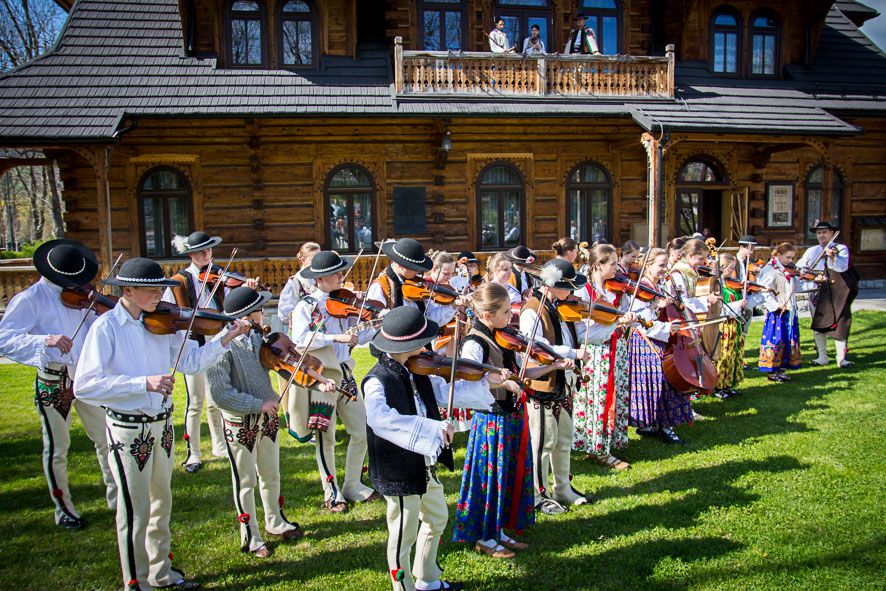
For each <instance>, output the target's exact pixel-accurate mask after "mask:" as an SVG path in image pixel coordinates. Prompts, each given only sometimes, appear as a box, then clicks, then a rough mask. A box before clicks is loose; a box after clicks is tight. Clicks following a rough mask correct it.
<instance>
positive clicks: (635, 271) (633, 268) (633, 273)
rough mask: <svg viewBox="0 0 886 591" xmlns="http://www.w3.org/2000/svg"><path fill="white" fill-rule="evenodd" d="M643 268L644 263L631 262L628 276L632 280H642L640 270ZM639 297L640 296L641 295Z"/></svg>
mask: <svg viewBox="0 0 886 591" xmlns="http://www.w3.org/2000/svg"><path fill="white" fill-rule="evenodd" d="M642 270H643V265H641V264H640V263H631V264H630V265H628V277H629V278H630V280H631V281H634V282H637V281H640V271H642ZM637 297H640V296H639V295H638V296H637Z"/></svg>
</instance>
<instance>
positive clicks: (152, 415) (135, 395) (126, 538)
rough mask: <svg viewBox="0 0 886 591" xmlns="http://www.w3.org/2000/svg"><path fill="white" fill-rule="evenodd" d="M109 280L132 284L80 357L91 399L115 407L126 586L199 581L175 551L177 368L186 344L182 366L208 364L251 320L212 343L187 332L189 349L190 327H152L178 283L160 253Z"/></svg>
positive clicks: (80, 384)
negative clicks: (153, 315)
mask: <svg viewBox="0 0 886 591" xmlns="http://www.w3.org/2000/svg"><path fill="white" fill-rule="evenodd" d="M102 283H103V284H105V285H116V286H119V287H122V288H123V296H122V297H121V298H120V301H119V302H117V306H116V307H115V308H114V309H113V310H111V311H109V312H107V313H105V314H103V315H101V316H100V317H99V318H98V319H97V320H96V321H95V323H94V324H93V325H92V327H91V328H90V329H89V334H87V335H86V342H85V343H84V345H83V354H82V355H81V356H80V359H79V361H78V362H77V381H76V382H75V383H74V393H75V394H76V395H77V398H79V399H80V400H82V401H83V402H85V403H87V404H91V405H94V406H96V407H103V408H105V409H106V414H107V416H106V417H105V425H106V433H107V439H108V447H109V449H110V463H111V471H112V473H113V475H114V481H115V482H116V483H117V542H118V548H119V550H120V566H121V567H122V570H123V586H124V587H126V588H127V589H130V588H131V589H138V588H139V585H140V584H141V585H146V586H150V587H154V588H156V587H169V586H173V585H174V586H175V587H176V588H178V589H196V588H198V587H199V585H198V584H197V583H195V582H193V581H189V580H185V578H184V574H183V573H182V572H181V571H180V570H178V569H176V568H173V566H172V554H170V553H169V546H170V544H171V535H170V531H169V516H170V513H171V510H172V491H171V489H170V479H171V478H172V465H173V444H174V441H175V438H174V434H173V430H172V410H173V406H172V389H173V387H174V385H175V376H173V375H172V374H170V373H169V371H170V368H172V367H173V366H174V365H175V361H176V355H177V353H178V352H179V351H182V356H181V360H180V364H179V366H178V370H179V371H181V372H182V373H183V374H185V375H194V374H199V373H201V372H205V371H206V370H207V369H208V368H209V367H210V366H211V365H213V364H214V363H216V362H217V361H218V360H219V359H220V358H221V356H222V355H223V354H224V353H225V350H226V349H227V348H228V347H230V344H231V341H233V340H234V339H235V338H236V337H238V336H240V335H242V334H246V333H247V332H249V330H250V328H251V325H250V324H249V322H247V321H246V320H243V319H238V320H235V321H234V322H233V324H232V325H231V326H230V327H229V328H228V329H227V331H226V332H225V333H223V334H222V335H221V336H220V337H219V338H217V339H215V340H212V341H209V342H207V343H206V344H205V345H204V346H202V347H201V346H199V345H197V343H196V342H194V341H192V340H190V339H187V340H186V341H184V349H182V348H181V347H182V342H183V339H186V335H185V334H184V333H181V332H179V333H172V334H166V335H158V334H152V333H150V332H148V331H147V330H146V329H145V327H144V326H143V325H142V322H141V321H140V320H139V319H140V318H141V316H142V314H143V313H149V312H153V311H154V310H155V309H156V308H157V304H159V303H160V298H161V296H162V295H163V290H164V288H166V287H176V286H178V282H177V281H171V280H169V279H167V278H166V277H164V275H163V269H162V268H160V265H158V264H157V263H156V262H154V261H152V260H150V259H143V258H134V259H129V260H128V261H126V262H125V263H123V264H122V265H121V266H120V270H119V272H118V273H117V276H116V277H115V278H111V279H106V280H104V281H103V282H102Z"/></svg>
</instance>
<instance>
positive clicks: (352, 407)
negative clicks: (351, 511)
mask: <svg viewBox="0 0 886 591" xmlns="http://www.w3.org/2000/svg"><path fill="white" fill-rule="evenodd" d="M346 400H347V397H345V396H340V397H339V398H338V401H337V402H336V405H335V409H334V410H333V411H332V416H331V417H330V419H329V430H328V431H326V432H323V431H319V430H315V431H314V451H315V455H316V458H317V470H318V471H319V473H320V482H321V483H322V485H323V498H324V499H325V500H329V499H333V502H335V503H343V502H347V501H365V500H366V499H368V498H369V496H370V495H371V494H372V492H373V490H372V489H371V488H369V487H368V486H365V485H364V484H363V483H362V482H361V481H360V476H361V475H362V473H363V462H364V461H365V459H366V407H365V406H364V405H363V398H362V397H359V398H357V400H351V401H349V402H346ZM336 416H337V417H339V418H340V419H341V422H342V424H343V425H344V426H345V430H346V431H347V432H348V435H349V436H350V441H349V442H348V452H347V456H346V458H345V479H344V484H343V486H341V487H340V486H339V484H338V475H337V473H336V468H335V424H336V420H335V419H336Z"/></svg>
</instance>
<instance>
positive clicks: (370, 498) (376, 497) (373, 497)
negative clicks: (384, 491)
mask: <svg viewBox="0 0 886 591" xmlns="http://www.w3.org/2000/svg"><path fill="white" fill-rule="evenodd" d="M383 498H384V497H382V496H381V495H380V494H379V493H378V491H377V490H374V491H372V494H371V495H369V496H368V497H367V498H366V500H365V501H362V502H363V503H371V502H372V501H381V500H382V499H383Z"/></svg>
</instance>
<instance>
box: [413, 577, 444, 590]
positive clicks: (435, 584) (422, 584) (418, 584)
mask: <svg viewBox="0 0 886 591" xmlns="http://www.w3.org/2000/svg"><path fill="white" fill-rule="evenodd" d="M415 588H416V589H442V588H443V583H441V582H440V579H434V580H433V581H425V580H424V579H418V580H417V581H415Z"/></svg>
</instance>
